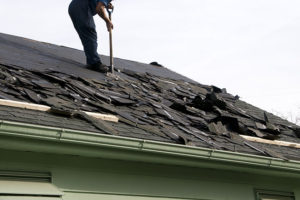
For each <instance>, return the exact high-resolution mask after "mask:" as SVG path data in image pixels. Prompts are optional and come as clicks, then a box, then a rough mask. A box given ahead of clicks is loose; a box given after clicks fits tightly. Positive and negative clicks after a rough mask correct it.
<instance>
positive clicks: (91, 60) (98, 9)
mask: <svg viewBox="0 0 300 200" xmlns="http://www.w3.org/2000/svg"><path fill="white" fill-rule="evenodd" d="M111 1H112V0H72V2H71V3H70V5H69V15H70V17H71V19H72V22H73V25H74V27H75V29H76V31H77V33H78V35H79V37H80V40H81V42H82V45H83V48H84V52H85V55H86V62H87V68H88V69H91V70H95V71H99V72H102V73H105V72H108V71H109V67H107V66H106V65H104V64H103V63H102V61H101V58H100V56H99V54H98V52H97V47H98V43H97V32H96V26H95V22H94V18H93V16H95V15H96V14H98V15H99V16H100V17H101V18H102V19H103V20H104V21H105V23H106V26H107V30H108V31H110V30H111V29H113V24H112V22H111V21H110V20H109V18H108V16H107V13H106V9H107V8H109V9H112V8H113V5H112V4H111Z"/></svg>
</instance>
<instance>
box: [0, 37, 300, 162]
mask: <svg viewBox="0 0 300 200" xmlns="http://www.w3.org/2000/svg"><path fill="white" fill-rule="evenodd" d="M103 59H104V62H107V61H108V58H107V57H105V56H103ZM84 60H85V58H84V54H83V52H81V51H78V50H75V49H71V48H66V47H61V46H56V45H51V44H46V43H41V42H37V41H32V40H28V39H24V38H19V37H14V36H10V35H5V34H0V98H1V99H10V100H17V101H25V102H33V103H37V104H43V105H48V106H50V107H51V108H52V109H51V110H50V112H39V111H32V110H24V109H19V108H11V107H5V106H0V119H1V120H10V121H18V122H25V123H32V124H39V125H47V126H55V127H62V128H70V129H77V130H85V131H92V132H97V133H99V134H114V135H119V136H125V137H133V138H141V139H146V140H156V141H163V142H168V143H178V144H182V145H193V146H199V147H206V148H212V149H221V150H227V151H236V152H241V153H249V154H256V155H265V156H273V157H278V158H283V159H294V160H300V154H299V153H300V150H299V149H297V148H291V147H283V146H278V145H270V144H261V143H255V142H250V141H247V140H245V139H244V138H242V137H241V136H240V135H249V136H254V137H259V138H266V139H270V140H274V139H280V140H283V141H289V142H295V143H300V139H299V127H298V126H296V125H294V124H292V123H290V122H288V121H286V120H283V119H281V118H279V117H277V116H274V115H272V114H270V113H267V112H265V111H263V110H261V109H259V108H257V107H254V106H252V105H250V104H247V103H246V102H243V101H241V100H239V98H238V96H233V95H231V94H229V93H227V92H226V90H225V89H220V88H218V87H215V86H208V85H202V84H199V83H197V82H195V81H193V80H191V79H188V78H186V77H184V76H181V75H179V74H177V73H175V72H172V71H170V70H169V69H167V68H164V67H161V66H155V65H146V64H142V63H138V62H133V61H128V60H123V59H116V68H117V69H119V71H120V72H116V74H117V77H114V76H106V75H104V74H101V73H97V72H93V71H90V70H87V69H85V68H84V64H83V63H84ZM80 111H90V112H99V113H107V114H113V115H116V116H117V117H118V118H119V122H118V123H113V122H107V121H101V120H95V119H93V118H91V117H88V116H86V115H84V114H83V113H82V112H80Z"/></svg>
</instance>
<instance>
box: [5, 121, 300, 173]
mask: <svg viewBox="0 0 300 200" xmlns="http://www.w3.org/2000/svg"><path fill="white" fill-rule="evenodd" d="M0 148H1V149H7V150H16V151H32V152H39V153H53V154H63V155H79V156H85V157H98V158H106V159H118V160H128V161H138V162H150V163H159V164H168V165H180V166H189V167H204V168H214V169H222V170H234V171H243V172H251V173H258V174H260V173H261V174H264V175H266V174H269V175H278V176H290V177H295V176H299V177H300V175H299V174H300V173H299V172H300V162H299V161H293V160H289V161H287V160H282V159H277V158H271V157H265V156H257V155H251V154H243V153H236V152H230V151H221V150H213V149H208V148H199V147H191V146H185V145H178V144H169V143H163V142H156V141H148V140H142V139H134V138H127V137H120V136H112V135H103V134H99V133H93V132H85V131H77V130H70V129H62V128H55V127H46V126H39V125H32V124H25V123H18V122H10V121H0Z"/></svg>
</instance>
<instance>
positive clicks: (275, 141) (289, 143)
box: [241, 135, 300, 149]
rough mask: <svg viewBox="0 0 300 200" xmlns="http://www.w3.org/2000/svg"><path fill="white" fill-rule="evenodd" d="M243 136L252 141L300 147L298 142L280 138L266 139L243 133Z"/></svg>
mask: <svg viewBox="0 0 300 200" xmlns="http://www.w3.org/2000/svg"><path fill="white" fill-rule="evenodd" d="M241 137H242V138H244V139H246V140H248V141H251V142H258V143H264V144H273V145H278V146H284V147H292V148H297V149H300V144H298V143H293V142H285V141H280V140H266V139H262V138H258V137H251V136H247V135H241Z"/></svg>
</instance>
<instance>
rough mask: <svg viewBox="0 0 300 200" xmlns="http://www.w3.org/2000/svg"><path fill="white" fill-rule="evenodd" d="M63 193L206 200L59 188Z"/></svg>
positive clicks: (194, 199)
mask: <svg viewBox="0 0 300 200" xmlns="http://www.w3.org/2000/svg"><path fill="white" fill-rule="evenodd" d="M61 191H63V192H64V193H78V194H99V195H111V196H114V195H116V196H128V197H149V198H163V199H181V200H183V199H184V200H208V199H203V198H201V199H200V198H189V197H176V196H170V195H148V194H133V193H119V192H97V191H89V190H72V189H61Z"/></svg>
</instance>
